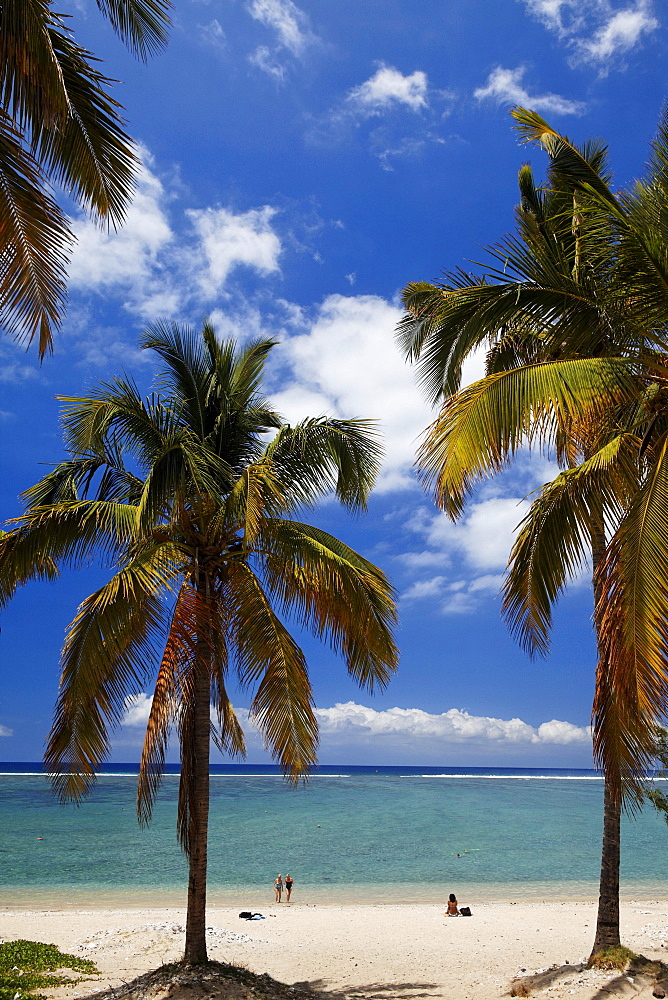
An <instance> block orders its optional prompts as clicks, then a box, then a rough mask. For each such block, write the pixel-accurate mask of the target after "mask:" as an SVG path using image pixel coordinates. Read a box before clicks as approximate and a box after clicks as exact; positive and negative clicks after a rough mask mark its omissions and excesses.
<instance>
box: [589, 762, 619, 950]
mask: <svg viewBox="0 0 668 1000" xmlns="http://www.w3.org/2000/svg"><path fill="white" fill-rule="evenodd" d="M620 819H621V804H620V802H619V800H618V798H617V797H613V796H612V795H611V793H610V788H609V786H608V780H607V778H606V780H605V790H604V793H603V850H602V852H601V884H600V892H599V897H598V914H597V917H596V936H595V938H594V947H593V948H592V950H591V955H590V956H589V957H590V961H591V958H593V956H594V955H596V954H597V953H598V952H599V951H602V950H603V949H604V948H612V947H614V946H615V945H619V944H620V943H621V942H620V939H619V848H620Z"/></svg>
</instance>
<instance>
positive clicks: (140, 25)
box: [97, 0, 172, 59]
mask: <svg viewBox="0 0 668 1000" xmlns="http://www.w3.org/2000/svg"><path fill="white" fill-rule="evenodd" d="M97 5H98V7H99V8H100V10H101V11H102V13H103V14H104V15H105V17H107V18H108V19H109V21H110V22H111V25H112V27H113V29H114V31H115V32H116V33H117V34H118V35H119V36H120V38H121V39H122V40H123V41H124V42H125V44H126V45H127V46H128V48H129V49H131V51H132V52H135V53H136V54H137V55H138V56H139V57H140V58H141V59H146V58H147V57H148V56H150V55H153V54H154V53H156V52H159V51H160V50H161V49H162V48H164V46H165V45H166V44H167V38H168V29H169V12H170V10H171V9H172V4H171V3H170V2H169V0H97Z"/></svg>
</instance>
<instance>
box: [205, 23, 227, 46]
mask: <svg viewBox="0 0 668 1000" xmlns="http://www.w3.org/2000/svg"><path fill="white" fill-rule="evenodd" d="M199 35H200V38H201V39H202V41H203V42H204V43H205V45H209V46H211V48H214V49H218V51H219V52H223V51H225V50H226V49H227V36H226V34H225V31H224V30H223V26H222V25H221V23H220V21H218V20H217V19H216V18H215V17H214V19H213V21H209V23H208V24H200V25H199Z"/></svg>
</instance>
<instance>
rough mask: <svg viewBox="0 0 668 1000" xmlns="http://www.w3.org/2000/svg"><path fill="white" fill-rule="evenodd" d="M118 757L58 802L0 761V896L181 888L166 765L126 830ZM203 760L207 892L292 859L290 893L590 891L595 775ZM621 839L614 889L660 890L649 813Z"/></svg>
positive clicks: (664, 890)
mask: <svg viewBox="0 0 668 1000" xmlns="http://www.w3.org/2000/svg"><path fill="white" fill-rule="evenodd" d="M19 766H20V765H2V764H0V770H3V771H5V772H7V771H8V770H9V769H14V770H15V769H16V768H17V767H19ZM28 767H30V765H23V769H24V770H25V769H27V768H28ZM107 770H110V769H109V768H108V769H107ZM131 770H133V768H132V767H131V766H129V767H128V768H123V767H121V766H120V765H116V773H106V774H103V775H101V776H100V777H99V779H98V782H97V786H96V788H95V790H94V792H93V794H92V796H91V797H90V798H89V799H88V800H87V801H86V802H85V803H84V804H83V805H82V806H80V807H78V808H76V807H71V806H70V807H63V806H59V805H58V804H57V803H56V802H55V800H54V798H53V795H52V793H51V791H50V787H49V784H48V780H47V778H46V777H45V776H44V775H42V774H39V773H35V774H26V773H3V774H1V775H0V793H1V795H2V810H1V812H0V865H1V870H2V888H1V889H0V901H1V902H2V903H3V904H4V905H19V904H23V905H33V904H35V903H39V902H43V903H50V902H52V901H53V902H59V903H62V902H63V901H65V902H72V903H73V904H74V903H77V904H81V902H82V901H87V902H99V903H104V902H121V901H122V902H128V903H138V904H142V905H146V904H147V903H149V902H155V903H163V904H170V905H171V904H174V905H176V904H179V903H181V902H182V901H183V897H184V893H185V886H186V880H187V875H186V865H185V861H184V859H183V856H182V854H181V852H180V850H179V847H178V844H177V843H176V835H175V823H176V794H177V787H178V777H177V776H176V775H175V774H168V775H166V776H165V779H164V782H163V786H162V789H161V792H160V794H159V798H158V801H157V803H156V807H155V812H154V819H153V823H152V824H151V826H150V827H149V828H148V829H140V828H139V827H138V825H137V821H136V818H135V813H134V797H135V791H136V777H135V775H134V774H132V773H127V772H129V771H131ZM216 770H217V772H218V773H214V774H213V775H212V781H211V818H210V841H209V845H210V847H209V885H210V893H211V901H212V902H216V901H217V902H220V903H224V902H233V903H236V902H238V901H239V900H241V901H243V900H246V901H248V902H249V903H250V902H255V901H258V902H259V901H262V900H264V901H265V902H266V901H268V900H270V899H271V896H272V893H271V886H272V883H273V880H274V878H275V876H276V874H277V873H278V872H279V871H280V872H282V873H283V874H285V873H286V871H290V872H291V874H292V875H293V877H294V878H295V892H294V899H295V901H300V902H307V901H310V902H318V903H323V902H328V901H330V902H343V901H349V902H357V901H370V902H382V901H386V900H394V901H397V900H402V901H413V900H434V901H436V900H440V899H442V898H443V894H444V892H449V891H452V889H454V890H456V891H457V892H458V893H459V894H463V893H466V895H467V898H476V897H477V898H479V899H480V898H488V899H489V898H507V897H512V898H523V897H527V896H531V897H540V898H575V897H577V898H587V897H594V896H595V895H596V892H597V879H598V869H599V864H600V854H599V852H600V837H601V811H602V782H601V781H600V779H598V778H596V777H595V776H594V775H593V772H584V771H582V772H565V771H561V772H556V771H554V772H552V771H532V770H528V769H525V770H523V771H512V770H507V769H496V770H494V769H487V770H485V769H482V768H476V769H470V771H469V772H466V770H465V769H462V768H460V769H452V770H450V771H448V770H447V769H435V768H431V769H426V768H424V769H420V768H387V767H385V768H379V769H374V768H351V767H341V768H331V767H330V768H322V769H320V771H319V773H317V774H316V775H314V776H313V777H312V778H311V779H310V780H309V782H308V783H307V784H306V785H302V786H299V787H297V788H294V787H291V786H289V785H287V784H286V783H285V782H284V781H283V780H282V779H281V777H280V776H279V775H277V774H276V773H273V769H272V768H258V767H252V766H237V767H236V768H234V767H228V768H224V767H219V768H217V769H216ZM123 771H125V772H126V773H122V772H123ZM622 852H623V865H622V879H623V890H624V892H625V894H626V895H632V896H635V897H652V896H656V897H658V896H665V895H668V827H667V826H666V824H665V822H664V821H663V819H662V818H661V817H659V816H657V815H656V814H655V813H654V812H653V811H650V810H646V811H645V812H644V813H643V814H642V815H641V816H640V817H639V818H638V819H636V820H625V821H624V828H623V841H622ZM458 854H460V855H461V857H457V855H458Z"/></svg>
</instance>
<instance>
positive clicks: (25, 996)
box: [0, 940, 98, 1000]
mask: <svg viewBox="0 0 668 1000" xmlns="http://www.w3.org/2000/svg"><path fill="white" fill-rule="evenodd" d="M59 969H71V970H72V971H74V972H84V973H88V974H96V973H97V971H98V970H97V968H96V966H95V963H94V962H91V961H89V960H88V959H85V958H77V957H76V955H67V954H64V953H63V952H61V951H59V950H58V948H56V946H55V944H42V942H41V941H25V940H18V941H7V942H5V944H0V1000H36V998H39V997H40V996H41V994H39V993H35V990H39V989H45V988H47V987H53V986H66V985H70V984H72V983H77V982H81V978H82V977H79V978H77V979H71V978H69V977H67V976H63V975H45V973H49V972H57V971H58V970H59Z"/></svg>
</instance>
